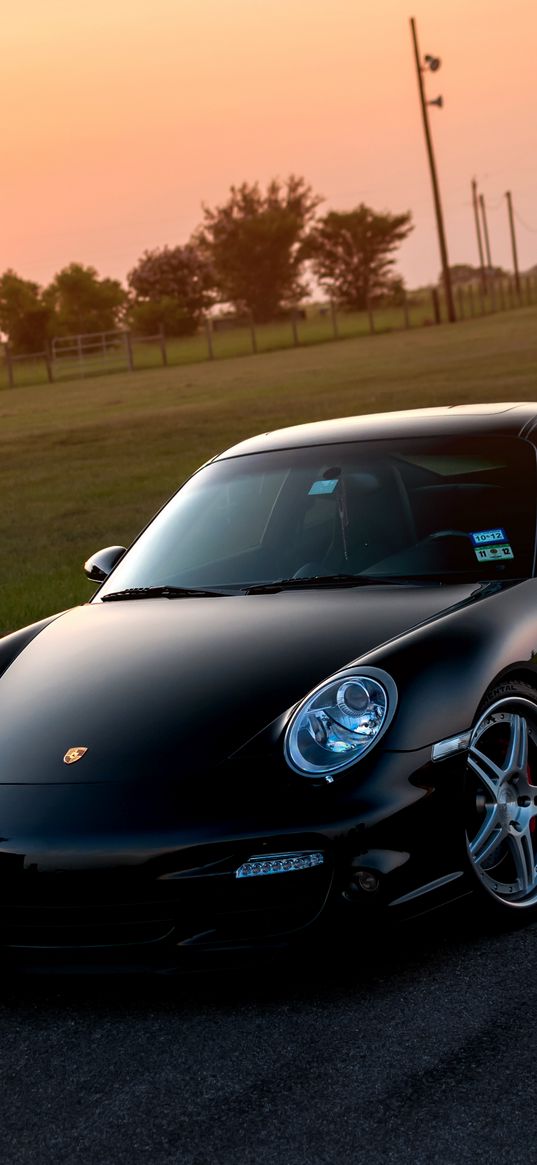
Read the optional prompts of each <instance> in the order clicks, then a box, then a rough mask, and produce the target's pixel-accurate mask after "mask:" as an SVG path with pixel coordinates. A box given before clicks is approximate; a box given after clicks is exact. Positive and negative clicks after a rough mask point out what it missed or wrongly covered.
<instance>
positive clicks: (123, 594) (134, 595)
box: [101, 586, 229, 603]
mask: <svg viewBox="0 0 537 1165" xmlns="http://www.w3.org/2000/svg"><path fill="white" fill-rule="evenodd" d="M227 593H229V592H227ZM225 594H226V592H224V591H205V590H202V589H201V588H198V587H172V586H162V587H127V589H126V590H124V591H111V593H110V594H109V595H103V596H102V599H101V603H114V602H116V601H117V602H119V600H120V599H189V598H196V599H203V598H214V597H219V598H222V597H223V596H224V595H225Z"/></svg>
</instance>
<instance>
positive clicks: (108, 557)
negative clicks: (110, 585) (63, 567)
mask: <svg viewBox="0 0 537 1165" xmlns="http://www.w3.org/2000/svg"><path fill="white" fill-rule="evenodd" d="M125 553H126V551H125V547H124V546H105V548H104V550H98V551H97V553H96V554H92V556H91V558H88V561H87V562H85V563H84V572H85V574H86V575H87V576H88V578H90V579H91V581H92V582H99V583H101V582H104V581H105V579H107V578H108V575H109V574H111V573H112V571H113V569H114V567H115V566H117V563H118V562H119V560H120V558H123V555H124V554H125Z"/></svg>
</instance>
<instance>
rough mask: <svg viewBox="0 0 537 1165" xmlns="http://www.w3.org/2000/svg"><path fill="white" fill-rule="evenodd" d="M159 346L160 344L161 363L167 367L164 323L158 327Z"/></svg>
mask: <svg viewBox="0 0 537 1165" xmlns="http://www.w3.org/2000/svg"><path fill="white" fill-rule="evenodd" d="M159 346H160V355H161V357H162V363H163V365H164V367H165V368H167V367H168V353H167V351H166V336H165V334H164V324H161V325H160V329H159Z"/></svg>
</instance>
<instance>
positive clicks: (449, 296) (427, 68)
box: [410, 17, 457, 323]
mask: <svg viewBox="0 0 537 1165" xmlns="http://www.w3.org/2000/svg"><path fill="white" fill-rule="evenodd" d="M410 28H411V31H412V41H413V44H414V56H415V58H416V72H417V76H418V89H419V95H420V104H421V113H422V118H423V130H424V134H425V145H426V147H427V156H428V159H429V169H430V172H431V183H432V187H433V201H434V209H435V214H436V226H437V230H438V243H439V246H440V258H441V263H442V278H443V282H444V289H445V294H446V306H447V314H448V320H449V321H450V323H455V321H456V319H457V316H456V312H455V301H454V299H453V289H452V286H451V272H450V270H449V259H448V252H447V243H446V232H445V228H444V216H443V213H442V202H441V199H440V186H439V182H438V174H437V171H436V162H435V157H434V150H433V140H432V136H431V127H430V125H429V113H428V109H427V106H428V105H436V106H438V108H439V109H442V106H443V104H444V102H443V98H442V97H436V98H435V99H434V101H427V100H426V97H425V84H424V80H423V75H424V73H426V72H431V73H436V71H437V70H438V69H439V68H440V65H441V61H440V57H433V56H432V55H431V54H430V53H427V55H426V56H425V57H424V58H423V61H424V63H423V64H422V63H421V58H420V53H419V48H418V33H417V30H416V21H415V19H414V17H411V19H410Z"/></svg>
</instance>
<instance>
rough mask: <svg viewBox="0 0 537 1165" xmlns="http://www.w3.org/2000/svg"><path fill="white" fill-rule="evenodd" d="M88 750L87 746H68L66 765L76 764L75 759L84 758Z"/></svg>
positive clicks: (64, 759) (65, 758)
mask: <svg viewBox="0 0 537 1165" xmlns="http://www.w3.org/2000/svg"><path fill="white" fill-rule="evenodd" d="M87 751H88V750H87V748H68V749H67V752H66V754H65V756H64V758H63V763H64V765H74V763H75V761H77V760H82V757H83V756H85V754H86V753H87Z"/></svg>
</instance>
